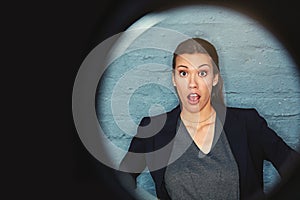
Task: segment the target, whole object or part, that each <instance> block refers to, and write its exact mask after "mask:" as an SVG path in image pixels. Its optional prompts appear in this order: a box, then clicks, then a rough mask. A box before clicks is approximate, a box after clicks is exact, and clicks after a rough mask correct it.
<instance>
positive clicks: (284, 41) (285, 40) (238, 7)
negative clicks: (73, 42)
mask: <svg viewBox="0 0 300 200" xmlns="http://www.w3.org/2000/svg"><path fill="white" fill-rule="evenodd" d="M149 4H150V3H140V4H139V5H140V7H139V8H136V9H137V10H139V11H137V12H136V13H137V14H135V12H132V13H131V14H129V13H127V12H126V10H128V9H127V8H131V9H134V8H132V7H131V6H132V5H131V4H130V3H128V4H126V5H125V4H123V5H122V6H123V7H122V6H121V7H122V8H121V9H120V7H119V8H117V9H116V11H117V12H114V14H116V15H114V16H112V19H111V21H112V22H111V23H112V24H116V23H115V21H116V20H117V19H120V18H121V17H122V15H126V16H128V15H130V16H131V17H130V19H129V20H128V21H126V22H125V21H124V19H123V22H124V23H122V24H121V25H120V27H115V28H111V29H110V28H108V29H110V30H109V31H108V32H110V33H112V34H117V32H118V31H120V32H122V31H125V30H126V28H129V27H130V25H131V24H133V23H134V22H135V21H136V20H138V19H135V18H136V16H137V15H140V16H141V10H144V11H145V12H144V13H143V14H146V13H148V12H150V13H151V11H156V10H160V11H164V10H168V9H172V8H178V7H180V6H187V5H196V3H195V2H193V3H189V4H182V3H180V4H179V3H176V5H174V4H173V5H170V4H168V5H167V4H166V5H165V6H164V7H162V6H160V5H159V4H158V3H157V2H155V1H154V2H152V4H151V6H150V7H149ZM147 5H148V6H147ZM197 5H199V6H201V5H212V6H218V7H220V6H221V7H222V6H223V7H224V8H229V9H233V10H236V11H237V12H240V13H242V14H245V15H247V16H249V17H250V18H254V19H256V20H257V21H259V22H260V23H261V24H262V25H264V26H265V27H266V29H267V30H269V31H270V32H272V33H273V34H274V35H275V37H276V38H277V39H278V40H279V41H280V42H281V43H282V44H283V45H284V47H286V49H287V50H288V52H289V53H290V55H291V57H292V58H293V60H294V61H295V63H296V66H298V70H299V60H298V54H297V53H298V52H296V50H295V48H294V47H293V45H291V43H292V41H293V38H288V37H287V35H284V34H282V32H283V30H282V27H285V26H283V25H282V24H280V23H279V24H278V27H277V26H274V22H273V24H272V23H271V22H269V21H267V20H263V18H264V17H263V16H264V15H263V13H257V11H255V9H254V8H255V6H254V7H253V8H252V9H250V8H245V7H243V6H242V5H239V4H238V3H236V4H234V5H230V4H217V3H214V4H203V3H202V4H201V3H197ZM262 5H263V4H262ZM257 6H258V7H259V5H257ZM136 7H138V6H136ZM147 7H148V8H147ZM149 8H150V9H149ZM152 9H153V10H152ZM277 9H278V8H277ZM118 12H119V13H118ZM125 13H126V14H125ZM265 15H269V16H268V17H267V18H270V16H272V11H270V10H269V12H267V14H265ZM138 17H139V16H138ZM287 20H291V19H287ZM102 28H103V27H102ZM124 28H125V29H124ZM277 28H278V29H277ZM289 30H292V28H291V27H290V29H289ZM111 36H113V35H110V36H109V37H111ZM100 37H101V36H100ZM116 37H117V38H118V37H119V36H116ZM117 38H114V39H112V40H111V41H108V42H107V43H106V44H105V45H106V46H105V48H108V49H110V47H111V46H113V45H114V44H115V42H116V41H117ZM105 39H107V38H103V37H102V38H101V39H100V41H101V42H103V41H104V40H105ZM95 41H99V39H98V38H96V39H94V40H93V41H92V43H93V44H96V45H98V44H97V42H95ZM92 46H93V45H92ZM105 56H106V55H105ZM95 93H96V91H95ZM95 93H94V94H95ZM74 106H75V107H76V106H80V105H78V104H73V110H74ZM77 111H78V113H75V114H74V113H73V115H80V110H77ZM91 112H95V111H91ZM75 118H76V117H75ZM77 120H82V118H80V117H78V116H77ZM77 122H78V121H77ZM75 124H76V123H75ZM77 130H78V127H77ZM81 139H82V138H81ZM101 153H102V154H103V156H107V157H109V154H108V152H104V151H103V152H101ZM296 170H297V168H296V169H295V174H296V173H297V171H296ZM111 175H112V177H113V176H114V174H113V172H112V174H111ZM107 181H108V182H110V181H109V180H107ZM285 183H286V184H288V182H285ZM114 184H118V183H113V184H112V187H113V185H114ZM291 184H294V183H293V182H292V181H291ZM121 187H122V186H121ZM112 190H113V189H112ZM273 192H274V194H275V193H276V194H277V193H279V194H280V192H285V190H284V186H282V187H281V185H280V184H279V186H278V188H275V189H274V191H273ZM294 192H295V191H294ZM289 195H291V193H290V194H289ZM129 196H131V194H129Z"/></svg>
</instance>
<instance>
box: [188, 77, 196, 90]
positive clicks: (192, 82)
mask: <svg viewBox="0 0 300 200" xmlns="http://www.w3.org/2000/svg"><path fill="white" fill-rule="evenodd" d="M197 87H198V84H197V82H196V80H195V75H193V76H190V79H189V88H190V89H193V88H197Z"/></svg>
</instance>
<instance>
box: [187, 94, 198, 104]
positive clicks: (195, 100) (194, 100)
mask: <svg viewBox="0 0 300 200" xmlns="http://www.w3.org/2000/svg"><path fill="white" fill-rule="evenodd" d="M187 98H188V100H189V103H190V104H197V103H198V102H199V100H200V95H199V94H197V93H191V94H189V95H188V96H187Z"/></svg>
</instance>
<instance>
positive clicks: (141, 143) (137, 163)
mask: <svg viewBox="0 0 300 200" xmlns="http://www.w3.org/2000/svg"><path fill="white" fill-rule="evenodd" d="M149 120H150V119H149V118H148V117H145V118H143V119H142V120H141V122H140V124H139V126H138V129H137V134H136V135H135V136H134V137H133V138H132V140H131V142H130V145H129V149H128V152H127V153H126V154H125V156H124V158H123V159H122V161H121V163H120V166H119V170H120V173H119V177H120V178H121V179H122V180H121V181H122V182H123V183H124V184H125V185H126V187H128V188H131V189H134V188H136V186H137V182H136V178H137V177H138V176H139V175H140V174H141V173H142V172H143V171H144V169H145V168H146V159H145V153H146V151H145V143H146V139H145V138H142V137H138V136H141V135H142V133H141V132H142V131H141V128H142V127H144V126H146V125H147V124H148V123H149Z"/></svg>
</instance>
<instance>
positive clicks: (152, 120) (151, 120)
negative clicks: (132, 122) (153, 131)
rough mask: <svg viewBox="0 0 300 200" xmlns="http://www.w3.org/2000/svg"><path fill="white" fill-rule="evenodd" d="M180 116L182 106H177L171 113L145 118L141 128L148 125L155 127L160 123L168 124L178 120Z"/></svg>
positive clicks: (142, 120)
mask: <svg viewBox="0 0 300 200" xmlns="http://www.w3.org/2000/svg"><path fill="white" fill-rule="evenodd" d="M179 114H180V106H179V105H177V106H176V107H175V108H173V109H172V110H170V111H167V112H165V113H161V114H158V115H154V116H145V117H143V118H142V119H141V122H140V126H148V125H151V124H152V125H155V124H156V123H158V122H162V121H164V122H166V121H167V120H168V121H170V120H171V121H172V120H177V118H178V116H179Z"/></svg>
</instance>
